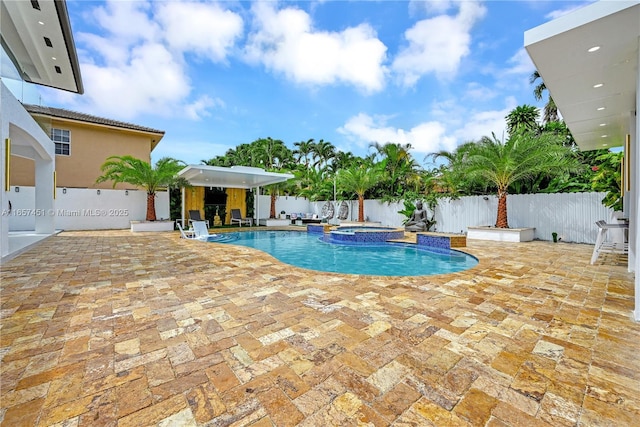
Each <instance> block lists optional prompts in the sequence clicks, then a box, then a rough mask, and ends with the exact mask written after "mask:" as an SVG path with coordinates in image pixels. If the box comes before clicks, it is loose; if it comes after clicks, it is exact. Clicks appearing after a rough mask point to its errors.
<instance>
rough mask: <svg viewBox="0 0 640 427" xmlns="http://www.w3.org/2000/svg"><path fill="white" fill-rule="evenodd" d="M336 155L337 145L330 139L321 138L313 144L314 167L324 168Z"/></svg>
mask: <svg viewBox="0 0 640 427" xmlns="http://www.w3.org/2000/svg"><path fill="white" fill-rule="evenodd" d="M335 155H336V147H335V146H334V145H333V144H332V143H330V142H329V141H325V140H324V139H321V140H320V141H318V142H316V143H315V144H314V145H313V156H314V159H315V163H314V165H313V166H314V167H316V168H320V169H324V168H326V167H327V166H328V165H329V162H330V161H331V160H332V159H333V158H334V157H335Z"/></svg>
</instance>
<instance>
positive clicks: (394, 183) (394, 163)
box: [370, 142, 420, 197]
mask: <svg viewBox="0 0 640 427" xmlns="http://www.w3.org/2000/svg"><path fill="white" fill-rule="evenodd" d="M370 147H372V148H375V149H376V151H377V154H378V156H380V158H381V161H380V167H381V168H382V169H383V170H384V171H385V172H386V179H385V180H384V181H383V182H381V187H382V188H381V190H382V194H383V195H384V196H388V197H394V196H395V197H399V196H402V194H403V193H404V191H405V189H406V188H407V187H409V186H412V187H413V186H415V183H416V182H419V178H420V174H419V166H418V164H417V162H416V161H415V160H414V159H413V157H412V156H411V153H410V151H409V150H411V144H404V145H403V144H398V143H396V144H394V143H391V142H387V143H386V144H379V143H373V144H371V145H370Z"/></svg>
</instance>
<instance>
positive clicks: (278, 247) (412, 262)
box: [209, 231, 478, 276]
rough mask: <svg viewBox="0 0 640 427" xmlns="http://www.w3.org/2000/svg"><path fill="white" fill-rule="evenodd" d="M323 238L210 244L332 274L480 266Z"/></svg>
mask: <svg viewBox="0 0 640 427" xmlns="http://www.w3.org/2000/svg"><path fill="white" fill-rule="evenodd" d="M320 237H321V236H319V235H318V234H309V233H306V232H300V231H249V232H242V233H222V234H218V235H216V236H212V237H210V238H209V241H212V242H218V243H231V244H234V245H242V246H248V247H250V248H255V249H259V250H261V251H263V252H267V253H268V254H270V255H272V256H273V257H275V258H277V259H278V260H280V261H282V262H284V263H286V264H291V265H294V266H297V267H301V268H307V269H309V270H317V271H328V272H333V273H346V274H366V275H376V276H423V275H433V274H446V273H454V272H456V271H462V270H466V269H469V268H471V267H473V266H475V265H476V264H477V263H478V260H477V259H476V258H474V257H472V256H471V255H467V254H465V253H462V252H459V251H455V250H451V251H445V252H446V253H438V252H434V251H430V250H427V249H421V248H418V247H417V245H410V244H394V243H371V244H363V245H353V244H351V245H338V244H332V243H325V242H323V241H321V240H320ZM438 251H440V252H442V249H439V250H438Z"/></svg>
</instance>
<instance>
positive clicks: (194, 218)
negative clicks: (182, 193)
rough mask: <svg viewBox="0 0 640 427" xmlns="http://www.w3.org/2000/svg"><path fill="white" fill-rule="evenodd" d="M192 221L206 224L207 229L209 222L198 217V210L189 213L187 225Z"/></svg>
mask: <svg viewBox="0 0 640 427" xmlns="http://www.w3.org/2000/svg"><path fill="white" fill-rule="evenodd" d="M193 221H204V222H206V223H207V228H209V221H208V220H206V219H204V218H202V216H200V209H195V210H190V211H189V224H191V223H192V222H193Z"/></svg>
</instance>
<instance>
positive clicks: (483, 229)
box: [467, 226, 535, 242]
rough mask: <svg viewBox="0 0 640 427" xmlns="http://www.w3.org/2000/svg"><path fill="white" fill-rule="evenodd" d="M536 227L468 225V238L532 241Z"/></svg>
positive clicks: (497, 240) (498, 240)
mask: <svg viewBox="0 0 640 427" xmlns="http://www.w3.org/2000/svg"><path fill="white" fill-rule="evenodd" d="M534 232H535V228H533V227H525V228H496V227H489V226H478V227H467V239H477V240H493V241H496V242H530V241H532V240H533V234H534Z"/></svg>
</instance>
